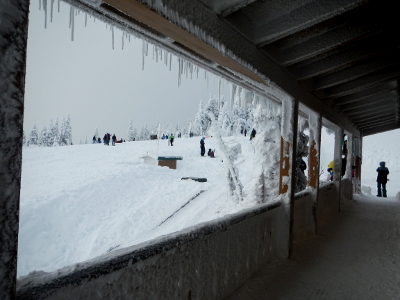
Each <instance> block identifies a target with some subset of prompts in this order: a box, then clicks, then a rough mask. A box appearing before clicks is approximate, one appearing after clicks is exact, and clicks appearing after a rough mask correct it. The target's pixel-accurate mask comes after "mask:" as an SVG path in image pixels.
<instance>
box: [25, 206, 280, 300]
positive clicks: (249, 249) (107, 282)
mask: <svg viewBox="0 0 400 300" xmlns="http://www.w3.org/2000/svg"><path fill="white" fill-rule="evenodd" d="M280 206H281V203H280V202H277V203H275V204H272V205H262V206H258V207H255V208H251V209H247V210H244V211H242V212H239V213H236V214H232V215H227V216H225V217H223V218H220V219H217V220H213V221H210V222H207V223H202V224H199V225H196V226H193V227H190V228H188V229H185V230H182V231H180V232H178V233H174V234H170V235H167V236H164V237H160V238H158V239H155V240H153V241H150V242H147V243H142V244H141V245H137V246H133V247H129V248H125V249H120V250H116V251H113V252H112V253H109V254H106V255H104V256H101V257H98V258H96V259H93V260H91V261H88V262H84V263H80V264H76V265H73V266H69V267H66V268H64V269H61V270H58V271H55V272H53V273H45V274H41V275H37V276H32V275H31V276H26V277H25V278H21V279H20V280H19V281H18V289H17V296H18V299H75V300H78V299H108V298H111V297H114V298H115V299H128V298H129V299H188V298H189V299H190V298H193V299H220V298H223V297H226V296H228V295H229V294H230V293H231V292H233V291H234V290H235V289H236V288H238V287H239V286H240V285H242V284H243V283H244V281H245V280H247V279H248V278H249V277H250V276H251V275H253V274H254V273H255V272H256V271H257V270H258V268H259V267H260V265H262V264H264V263H266V262H268V261H269V260H270V259H271V255H272V254H271V253H272V252H271V251H273V249H274V248H275V245H276V244H277V242H276V241H275V240H276V238H277V234H276V233H275V232H276V231H279V229H278V225H277V221H276V219H277V218H279V215H281V214H282V212H281V210H280V209H277V208H279V207H280ZM238 240H240V241H241V242H240V243H238ZM127 295H129V297H127Z"/></svg>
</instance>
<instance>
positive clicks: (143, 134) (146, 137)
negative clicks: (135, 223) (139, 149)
mask: <svg viewBox="0 0 400 300" xmlns="http://www.w3.org/2000/svg"><path fill="white" fill-rule="evenodd" d="M149 139H150V131H149V130H148V128H147V123H146V124H145V125H144V126H143V127H142V130H141V132H140V137H139V140H141V141H146V140H149Z"/></svg>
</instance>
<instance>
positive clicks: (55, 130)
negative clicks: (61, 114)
mask: <svg viewBox="0 0 400 300" xmlns="http://www.w3.org/2000/svg"><path fill="white" fill-rule="evenodd" d="M50 131H51V136H50V137H49V141H50V143H51V144H52V145H51V146H54V143H55V144H56V146H58V145H59V144H60V128H59V127H58V117H57V118H56V121H55V122H54V124H53V126H52V127H50ZM49 146H50V145H49Z"/></svg>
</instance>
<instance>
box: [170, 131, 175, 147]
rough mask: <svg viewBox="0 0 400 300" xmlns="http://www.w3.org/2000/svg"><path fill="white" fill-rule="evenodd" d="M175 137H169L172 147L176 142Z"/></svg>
mask: <svg viewBox="0 0 400 300" xmlns="http://www.w3.org/2000/svg"><path fill="white" fill-rule="evenodd" d="M174 138H175V137H174V135H173V134H172V133H171V135H170V136H169V141H170V142H171V146H173V145H174V144H173V142H174Z"/></svg>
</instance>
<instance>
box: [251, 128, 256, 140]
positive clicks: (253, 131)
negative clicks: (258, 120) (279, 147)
mask: <svg viewBox="0 0 400 300" xmlns="http://www.w3.org/2000/svg"><path fill="white" fill-rule="evenodd" d="M255 137H256V130H255V129H254V128H253V130H252V131H251V134H250V141H251V140H252V139H254V138H255Z"/></svg>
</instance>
